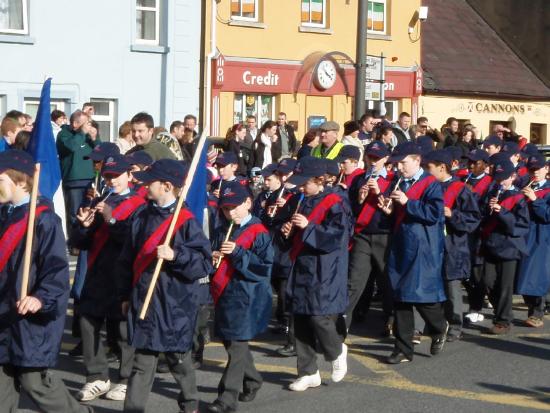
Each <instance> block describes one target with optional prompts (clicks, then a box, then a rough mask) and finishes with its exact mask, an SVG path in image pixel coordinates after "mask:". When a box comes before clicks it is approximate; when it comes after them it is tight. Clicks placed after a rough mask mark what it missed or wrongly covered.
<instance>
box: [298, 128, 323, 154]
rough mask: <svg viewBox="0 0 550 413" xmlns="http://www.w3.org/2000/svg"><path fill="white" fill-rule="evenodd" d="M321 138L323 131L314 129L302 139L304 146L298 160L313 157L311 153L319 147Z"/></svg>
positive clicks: (299, 152)
mask: <svg viewBox="0 0 550 413" xmlns="http://www.w3.org/2000/svg"><path fill="white" fill-rule="evenodd" d="M320 137H321V130H320V129H317V128H312V129H310V130H308V131H307V132H306V134H305V135H304V137H303V138H302V146H301V147H300V150H299V151H298V155H297V158H298V159H300V158H303V157H304V156H311V151H313V148H315V147H317V145H319V139H320Z"/></svg>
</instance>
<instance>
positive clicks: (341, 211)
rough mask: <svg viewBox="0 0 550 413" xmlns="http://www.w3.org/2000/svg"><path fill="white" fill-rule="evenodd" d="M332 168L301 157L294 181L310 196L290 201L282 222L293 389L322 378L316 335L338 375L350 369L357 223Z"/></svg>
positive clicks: (334, 375) (335, 377) (334, 376)
mask: <svg viewBox="0 0 550 413" xmlns="http://www.w3.org/2000/svg"><path fill="white" fill-rule="evenodd" d="M326 172H327V171H326V163H325V162H324V160H322V159H318V158H313V157H303V158H301V159H300V161H299V162H298V164H297V166H296V168H295V170H294V174H293V175H292V176H291V177H290V178H289V182H290V183H292V184H295V185H297V186H300V187H301V189H302V191H303V195H304V197H300V199H299V201H298V202H299V205H295V203H293V202H289V203H288V204H287V206H285V210H286V211H287V212H286V217H288V218H287V219H288V221H287V222H286V223H285V224H284V225H283V226H282V228H281V234H282V237H284V238H285V239H286V240H287V245H289V248H290V252H289V254H290V259H291V261H292V262H293V269H292V272H291V275H290V278H289V280H288V287H287V292H288V295H289V298H288V299H289V302H290V308H291V311H292V314H293V319H294V332H295V338H296V352H297V356H298V359H297V367H298V378H297V379H296V380H295V381H294V382H293V383H291V384H290V390H293V391H304V390H306V389H308V388H309V387H317V386H319V385H320V384H321V376H320V374H319V369H318V367H317V361H316V358H317V356H316V349H315V342H316V340H317V341H318V343H319V346H320V349H321V352H322V354H323V355H324V356H325V359H326V360H327V361H329V362H331V363H332V380H333V381H334V382H339V381H341V380H342V379H343V378H344V376H345V375H346V372H347V347H346V345H345V344H344V343H343V337H344V335H345V323H344V321H343V318H342V315H343V314H344V312H345V311H346V308H347V303H348V297H347V268H348V249H347V248H348V244H349V238H350V236H351V223H350V222H349V211H348V210H347V209H346V208H345V207H344V204H343V200H342V197H341V196H340V195H338V194H337V193H335V192H332V191H325V174H326ZM291 201H292V200H291Z"/></svg>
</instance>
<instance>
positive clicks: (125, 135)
mask: <svg viewBox="0 0 550 413" xmlns="http://www.w3.org/2000/svg"><path fill="white" fill-rule="evenodd" d="M115 144H116V146H118V149H120V153H121V154H123V155H124V154H125V153H126V152H128V151H129V150H130V149H132V148H133V147H134V146H136V143H135V142H134V140H133V139H132V123H131V122H130V121H128V120H127V121H126V122H124V123H123V124H122V125H120V128H118V138H117V139H116V141H115Z"/></svg>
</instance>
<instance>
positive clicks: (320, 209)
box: [289, 194, 342, 262]
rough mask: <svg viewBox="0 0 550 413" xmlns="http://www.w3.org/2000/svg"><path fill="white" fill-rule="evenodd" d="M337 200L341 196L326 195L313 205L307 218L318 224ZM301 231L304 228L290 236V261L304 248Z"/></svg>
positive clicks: (339, 199) (294, 259)
mask: <svg viewBox="0 0 550 413" xmlns="http://www.w3.org/2000/svg"><path fill="white" fill-rule="evenodd" d="M339 202H342V198H340V196H339V195H337V194H329V195H327V196H326V197H324V198H323V199H322V200H321V201H320V202H319V203H318V204H317V205H315V207H314V208H313V209H312V210H311V212H310V213H309V215H308V217H307V220H308V221H309V222H312V223H314V224H315V225H319V224H320V223H321V222H323V220H324V219H325V218H326V216H327V213H328V211H329V210H330V208H332V206H333V205H335V204H337V203H339ZM303 232H304V230H302V229H301V230H299V231H296V233H295V234H294V237H293V238H292V248H291V249H290V253H289V255H290V260H291V261H292V262H294V261H296V258H298V255H300V252H302V249H303V248H304V242H303V241H302V233H303Z"/></svg>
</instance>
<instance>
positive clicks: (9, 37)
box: [0, 34, 36, 44]
mask: <svg viewBox="0 0 550 413" xmlns="http://www.w3.org/2000/svg"><path fill="white" fill-rule="evenodd" d="M35 42H36V40H35V39H34V37H30V36H29V35H26V34H23V35H21V34H20V35H17V34H0V43H16V44H34V43H35Z"/></svg>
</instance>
